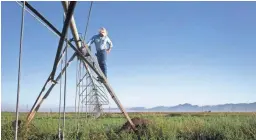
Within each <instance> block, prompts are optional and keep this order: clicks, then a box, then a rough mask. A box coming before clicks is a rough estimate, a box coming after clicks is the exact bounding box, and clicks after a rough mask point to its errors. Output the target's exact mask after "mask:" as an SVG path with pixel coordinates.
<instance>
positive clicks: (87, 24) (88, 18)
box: [83, 1, 93, 40]
mask: <svg viewBox="0 0 256 140" xmlns="http://www.w3.org/2000/svg"><path fill="white" fill-rule="evenodd" d="M92 4H93V1H92V2H91V5H90V10H89V14H88V17H87V23H86V27H85V31H84V39H83V40H85V36H86V33H87V28H88V26H89V20H90V17H91V10H92Z"/></svg>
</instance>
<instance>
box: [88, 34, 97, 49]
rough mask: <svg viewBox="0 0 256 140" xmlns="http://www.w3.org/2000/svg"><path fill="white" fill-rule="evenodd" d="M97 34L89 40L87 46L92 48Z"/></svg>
mask: <svg viewBox="0 0 256 140" xmlns="http://www.w3.org/2000/svg"><path fill="white" fill-rule="evenodd" d="M94 39H95V36H93V37H92V38H91V39H90V40H89V41H88V42H87V46H88V47H89V48H90V47H91V45H92V43H93V42H94Z"/></svg>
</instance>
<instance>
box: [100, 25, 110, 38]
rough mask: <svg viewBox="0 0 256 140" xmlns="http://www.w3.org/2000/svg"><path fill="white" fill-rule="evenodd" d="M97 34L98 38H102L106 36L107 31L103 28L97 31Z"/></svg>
mask: <svg viewBox="0 0 256 140" xmlns="http://www.w3.org/2000/svg"><path fill="white" fill-rule="evenodd" d="M99 34H100V36H102V37H103V36H107V34H108V32H107V30H106V29H105V28H104V27H101V28H100V29H99Z"/></svg>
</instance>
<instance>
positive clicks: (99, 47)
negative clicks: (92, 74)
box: [87, 27, 113, 77]
mask: <svg viewBox="0 0 256 140" xmlns="http://www.w3.org/2000/svg"><path fill="white" fill-rule="evenodd" d="M107 34H108V33H107V30H106V29H105V28H104V27H102V28H100V29H99V34H97V35H94V36H93V37H92V38H91V39H90V40H89V41H88V43H87V45H88V46H89V48H91V45H92V44H93V43H94V44H95V47H96V51H97V54H96V56H97V59H98V63H99V66H100V68H101V70H102V72H103V73H104V75H105V76H106V77H107V64H106V60H107V53H110V51H111V49H112V47H113V44H112V41H111V40H110V38H109V37H108V35H107Z"/></svg>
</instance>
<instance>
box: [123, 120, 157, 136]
mask: <svg viewBox="0 0 256 140" xmlns="http://www.w3.org/2000/svg"><path fill="white" fill-rule="evenodd" d="M131 120H132V122H133V124H134V125H135V127H136V129H137V130H138V131H140V130H145V129H147V126H148V125H149V124H151V123H152V122H151V121H149V120H147V119H142V118H139V117H135V118H132V119H131ZM132 131H133V129H132V126H131V125H130V123H129V121H127V122H126V123H125V124H124V125H123V126H122V127H121V129H120V130H119V133H120V132H128V133H129V132H132Z"/></svg>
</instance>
